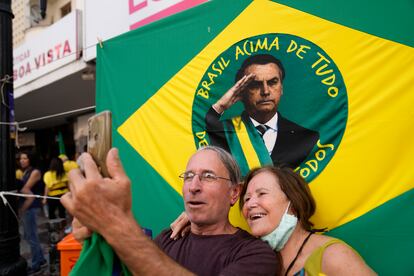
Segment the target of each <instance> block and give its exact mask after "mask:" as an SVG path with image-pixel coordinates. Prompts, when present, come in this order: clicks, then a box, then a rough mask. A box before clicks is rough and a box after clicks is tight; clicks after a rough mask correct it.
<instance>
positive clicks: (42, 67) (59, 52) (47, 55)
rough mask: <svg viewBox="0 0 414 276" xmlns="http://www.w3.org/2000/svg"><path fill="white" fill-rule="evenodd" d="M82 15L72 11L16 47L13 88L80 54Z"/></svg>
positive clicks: (52, 69)
mask: <svg viewBox="0 0 414 276" xmlns="http://www.w3.org/2000/svg"><path fill="white" fill-rule="evenodd" d="M79 16H80V15H79V12H78V11H74V12H72V13H71V14H69V15H67V16H65V17H64V18H62V19H61V20H60V21H59V22H57V23H55V24H53V25H51V26H50V27H48V28H46V29H44V30H43V31H42V32H41V33H40V34H39V35H37V36H36V37H34V38H33V39H29V40H28V41H26V42H25V43H24V44H23V45H21V46H20V47H18V48H16V49H15V50H14V51H13V79H14V88H17V87H19V86H21V85H24V84H26V83H28V82H30V81H32V80H34V79H37V78H39V77H41V76H43V75H45V74H47V73H50V72H52V71H54V70H56V69H58V68H59V67H62V66H63V65H66V64H68V63H70V62H73V61H74V60H76V59H78V58H79V56H80V53H79V48H80V47H79V45H80V44H79V43H80V39H79V38H80V32H79V31H78V30H79V27H80V24H78V22H79V19H80V17H79Z"/></svg>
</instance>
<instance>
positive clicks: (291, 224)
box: [261, 202, 298, 251]
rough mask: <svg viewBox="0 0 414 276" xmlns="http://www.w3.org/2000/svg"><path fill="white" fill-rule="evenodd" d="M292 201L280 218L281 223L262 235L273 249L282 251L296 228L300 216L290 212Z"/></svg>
mask: <svg viewBox="0 0 414 276" xmlns="http://www.w3.org/2000/svg"><path fill="white" fill-rule="evenodd" d="M289 206H290V202H289V204H288V206H287V208H286V211H285V213H284V214H283V216H282V219H281V220H280V223H279V225H278V226H277V227H276V228H275V230H273V231H272V232H270V233H269V234H267V235H265V236H263V237H261V239H262V240H263V241H265V242H267V243H268V244H269V245H270V247H271V248H272V249H273V250H276V251H280V250H281V249H282V248H283V247H284V246H285V244H286V242H287V241H288V240H289V238H290V236H291V235H292V233H293V230H295V227H296V224H297V223H298V218H297V217H295V216H294V215H290V214H288V210H289Z"/></svg>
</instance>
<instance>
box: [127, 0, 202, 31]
mask: <svg viewBox="0 0 414 276" xmlns="http://www.w3.org/2000/svg"><path fill="white" fill-rule="evenodd" d="M207 1H208V0H181V1H177V0H175V1H174V0H141V1H137V0H129V14H130V18H131V21H132V22H131V24H130V26H129V29H130V30H134V29H136V28H138V27H141V26H143V25H146V24H148V23H151V22H153V21H156V20H159V19H162V18H164V17H167V16H169V15H171V14H174V13H178V12H180V11H183V10H186V9H189V8H191V7H194V6H197V5H199V4H201V3H204V2H207Z"/></svg>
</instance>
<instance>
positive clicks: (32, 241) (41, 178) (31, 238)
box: [16, 151, 77, 275]
mask: <svg viewBox="0 0 414 276" xmlns="http://www.w3.org/2000/svg"><path fill="white" fill-rule="evenodd" d="M66 162H70V163H69V165H66V167H67V168H66V169H65V168H64V166H65V163H66ZM74 163H75V164H76V162H74ZM74 163H73V161H69V160H68V158H67V157H66V155H60V156H59V157H54V158H52V159H51V162H50V166H49V170H48V171H46V172H45V173H44V174H42V172H41V170H40V169H39V167H38V164H37V158H36V155H35V154H33V153H32V152H29V151H23V152H20V153H19V154H18V159H17V164H16V183H17V188H18V190H19V192H20V193H21V194H24V195H28V196H31V195H38V196H44V198H43V199H41V198H35V197H20V199H19V200H20V201H19V210H18V211H19V217H20V218H21V220H22V225H23V238H24V240H26V241H27V243H28V244H29V246H30V253H31V261H30V265H29V271H28V274H29V275H36V273H39V272H40V271H41V269H42V268H45V267H46V266H47V261H46V258H45V256H44V251H43V249H42V247H41V243H40V240H39V235H38V223H37V218H38V217H39V216H40V215H41V212H42V211H41V210H42V209H43V208H42V207H43V206H47V208H46V209H48V214H47V216H48V218H49V219H50V220H52V219H56V218H60V219H64V220H66V218H67V214H66V210H65V208H64V207H63V205H62V204H61V203H60V200H59V198H60V197H61V196H63V195H64V194H65V193H67V192H69V183H68V181H69V179H68V172H69V171H70V170H71V169H73V168H76V167H77V165H76V166H75V165H74ZM47 197H48V198H47Z"/></svg>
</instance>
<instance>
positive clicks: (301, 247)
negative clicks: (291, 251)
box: [285, 232, 313, 276]
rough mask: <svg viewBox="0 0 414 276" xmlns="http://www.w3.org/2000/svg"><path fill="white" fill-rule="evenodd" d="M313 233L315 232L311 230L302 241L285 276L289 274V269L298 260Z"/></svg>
mask: <svg viewBox="0 0 414 276" xmlns="http://www.w3.org/2000/svg"><path fill="white" fill-rule="evenodd" d="M312 234H313V232H310V233H309V234H308V236H307V237H306V238H305V240H304V241H303V242H302V245H301V246H300V248H299V250H298V253H297V254H296V256H295V258H294V259H293V261H292V262H291V263H290V265H289V266H288V268H287V270H286V272H285V276H287V275H288V273H289V271H290V270H291V269H292V267H293V265H294V264H295V262H296V260H297V259H298V257H299V255H300V253H301V252H302V249H303V247H304V246H305V244H306V243H307V241H308V240H309V238H310V236H311V235H312Z"/></svg>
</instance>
